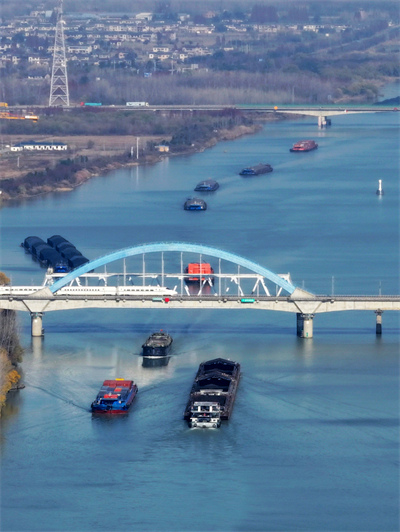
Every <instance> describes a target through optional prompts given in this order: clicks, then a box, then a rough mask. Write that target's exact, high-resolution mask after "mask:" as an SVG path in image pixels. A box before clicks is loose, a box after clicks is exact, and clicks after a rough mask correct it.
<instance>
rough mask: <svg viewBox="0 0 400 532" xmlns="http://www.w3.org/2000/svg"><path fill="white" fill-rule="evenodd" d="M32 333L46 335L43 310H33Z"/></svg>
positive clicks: (33, 334)
mask: <svg viewBox="0 0 400 532" xmlns="http://www.w3.org/2000/svg"><path fill="white" fill-rule="evenodd" d="M31 335H32V336H44V329H43V312H31Z"/></svg>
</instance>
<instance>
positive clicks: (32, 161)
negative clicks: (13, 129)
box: [0, 123, 262, 201]
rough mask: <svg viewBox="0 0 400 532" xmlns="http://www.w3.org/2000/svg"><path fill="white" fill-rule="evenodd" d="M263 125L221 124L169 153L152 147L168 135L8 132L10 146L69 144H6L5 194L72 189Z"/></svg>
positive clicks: (0, 182) (0, 186) (1, 181)
mask: <svg viewBox="0 0 400 532" xmlns="http://www.w3.org/2000/svg"><path fill="white" fill-rule="evenodd" d="M261 127H262V126H261V124H260V123H255V124H252V125H248V126H247V125H237V126H234V127H232V128H231V129H220V130H216V131H215V132H214V133H215V134H214V136H213V137H212V138H211V139H208V140H207V141H205V142H194V143H193V144H192V145H191V146H187V147H186V146H185V147H184V148H181V149H180V150H174V151H173V152H172V151H170V152H169V153H160V152H158V151H156V150H154V149H153V150H149V149H148V143H149V142H151V143H153V144H157V143H159V142H160V141H162V140H166V141H169V140H170V139H169V138H168V137H166V136H163V137H160V136H146V137H139V138H137V137H133V136H128V135H127V136H117V135H109V136H95V135H93V136H63V137H61V136H60V137H56V136H51V137H49V136H40V137H39V136H36V137H35V139H32V138H30V137H29V136H21V135H7V137H6V139H3V142H4V141H5V142H6V146H7V145H8V146H14V145H15V144H18V143H19V142H26V141H30V140H35V141H36V142H38V141H43V142H54V143H64V144H67V145H68V150H67V151H60V152H55V151H49V152H36V151H27V150H24V151H20V152H11V151H9V148H7V147H5V149H6V151H3V152H1V175H0V190H2V194H1V196H0V198H1V199H2V201H7V200H10V199H19V198H24V197H25V198H26V197H30V196H37V195H40V194H45V193H48V192H54V191H60V192H61V191H67V190H71V189H73V188H75V187H77V186H79V185H81V184H82V183H84V182H85V181H87V180H88V179H90V178H91V177H93V176H96V175H101V174H104V173H107V172H110V171H112V170H115V169H118V168H122V167H125V166H136V165H140V164H151V163H156V162H158V161H160V160H161V159H162V158H163V157H172V156H177V155H183V154H190V153H196V152H200V151H203V150H205V149H207V148H210V147H212V146H214V145H215V144H217V143H218V142H220V141H224V140H233V139H235V138H238V137H241V136H243V135H249V134H252V133H255V132H256V131H258V130H260V129H261ZM67 167H68V168H67ZM67 170H68V171H67Z"/></svg>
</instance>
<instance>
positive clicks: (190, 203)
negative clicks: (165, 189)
mask: <svg viewBox="0 0 400 532" xmlns="http://www.w3.org/2000/svg"><path fill="white" fill-rule="evenodd" d="M183 208H184V209H185V211H205V210H207V203H206V202H205V201H204V200H202V199H200V198H188V199H187V200H186V201H185V203H184V205H183Z"/></svg>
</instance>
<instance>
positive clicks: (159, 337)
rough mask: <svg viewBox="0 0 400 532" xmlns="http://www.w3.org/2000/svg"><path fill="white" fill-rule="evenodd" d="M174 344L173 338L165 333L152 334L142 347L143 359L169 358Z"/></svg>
mask: <svg viewBox="0 0 400 532" xmlns="http://www.w3.org/2000/svg"><path fill="white" fill-rule="evenodd" d="M172 342H173V340H172V337H171V336H170V335H169V334H167V333H165V332H163V331H160V332H155V333H153V334H151V335H150V336H149V337H148V338H147V340H146V341H145V343H144V344H143V345H142V349H143V358H151V359H157V358H163V357H167V356H168V354H169V352H170V351H171V347H172Z"/></svg>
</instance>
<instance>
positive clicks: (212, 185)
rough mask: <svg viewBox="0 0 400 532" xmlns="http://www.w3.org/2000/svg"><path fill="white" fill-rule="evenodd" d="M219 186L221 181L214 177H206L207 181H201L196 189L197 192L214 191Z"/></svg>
mask: <svg viewBox="0 0 400 532" xmlns="http://www.w3.org/2000/svg"><path fill="white" fill-rule="evenodd" d="M217 188H219V183H217V182H216V181H214V179H206V180H205V181H200V183H198V184H197V185H196V188H195V189H194V190H195V192H213V191H214V190H217Z"/></svg>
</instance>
